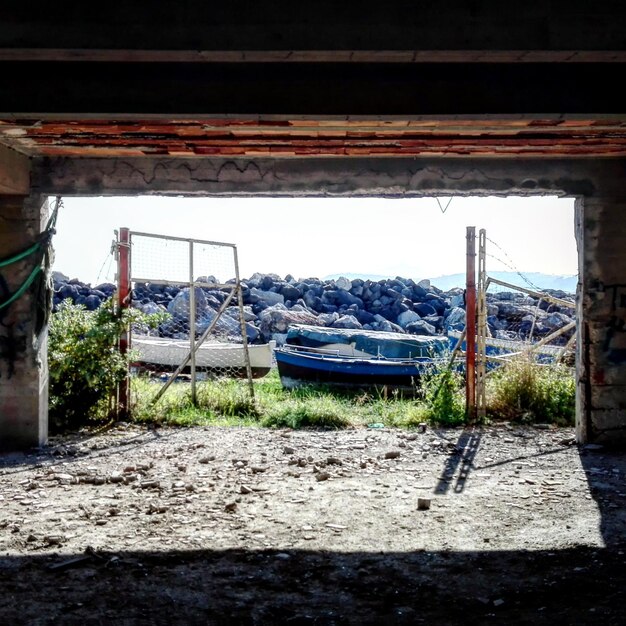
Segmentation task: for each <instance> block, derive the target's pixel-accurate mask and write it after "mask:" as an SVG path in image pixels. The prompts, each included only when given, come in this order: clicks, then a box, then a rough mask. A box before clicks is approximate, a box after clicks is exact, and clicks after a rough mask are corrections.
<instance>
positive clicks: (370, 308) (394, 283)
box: [54, 272, 574, 343]
mask: <svg viewBox="0 0 626 626" xmlns="http://www.w3.org/2000/svg"><path fill="white" fill-rule="evenodd" d="M203 280H205V281H207V282H217V281H215V279H214V278H213V277H210V276H209V277H204V278H203ZM227 282H228V283H231V284H232V283H234V281H233V280H231V281H227ZM242 289H243V301H244V305H245V306H244V311H245V322H246V332H247V335H248V338H249V340H251V341H255V342H265V341H268V340H270V339H275V340H277V341H278V342H279V343H280V342H281V341H283V340H284V336H285V333H286V332H287V329H288V327H289V326H290V325H291V324H312V325H316V326H327V327H332V328H351V329H358V328H363V329H366V330H382V331H391V332H398V333H410V334H416V335H430V336H434V335H437V334H442V333H445V332H447V331H448V330H449V329H454V330H462V329H463V328H464V326H465V299H464V292H463V289H460V288H456V289H451V290H449V291H446V292H443V291H441V290H440V289H438V288H437V287H436V286H434V285H432V284H431V283H430V281H428V280H421V281H418V282H416V281H414V280H413V279H410V278H408V279H407V278H401V277H396V278H393V279H386V280H379V281H371V280H363V279H358V278H357V279H353V280H349V279H347V278H343V277H342V278H339V279H337V280H320V279H319V278H305V279H297V280H296V279H295V278H294V277H293V276H290V275H287V276H286V277H285V278H281V277H279V276H277V275H276V274H254V275H253V276H251V277H250V278H248V279H245V280H243V281H242ZM114 290H115V286H114V285H112V284H110V283H104V284H101V285H97V286H96V287H94V288H92V287H91V286H90V285H87V284H85V283H81V282H80V281H78V280H76V279H72V280H69V279H68V278H67V277H65V276H63V275H62V274H59V273H57V272H55V273H54V306H55V308H56V307H57V306H58V304H59V303H60V302H61V301H62V300H64V299H66V298H70V299H71V300H72V301H73V302H74V303H77V304H83V305H84V306H85V307H87V309H89V310H93V309H95V308H97V307H98V306H100V304H101V303H102V302H103V301H104V300H105V299H106V298H108V297H110V296H111V294H112V293H113V292H114ZM189 291H190V290H189V288H188V287H184V286H181V287H177V286H173V285H162V284H157V283H149V284H137V285H135V288H134V290H133V305H134V306H136V307H138V308H140V309H141V310H142V311H144V312H145V313H155V312H158V311H165V312H167V313H169V314H170V318H169V320H168V321H167V322H165V323H164V324H162V325H161V327H160V328H159V334H160V335H161V336H164V337H174V338H183V337H186V336H188V333H189V295H190V294H189ZM551 293H552V295H555V296H558V297H560V298H563V299H565V300H569V301H572V302H573V301H574V296H573V295H571V294H566V293H563V292H551ZM195 296H196V297H195V299H196V332H197V333H198V334H200V333H202V332H203V331H204V330H205V329H206V328H207V326H208V325H209V324H210V323H211V322H212V321H213V319H214V318H215V315H216V311H217V309H219V307H220V306H221V305H222V303H223V302H224V300H225V299H226V297H227V293H226V292H225V291H223V290H216V289H206V288H196V294H195ZM487 300H488V324H489V330H490V332H491V334H492V335H493V336H496V337H502V338H525V337H527V336H528V335H529V333H530V332H531V331H532V333H533V336H535V337H538V338H540V337H544V336H546V335H548V334H550V333H552V332H554V331H555V330H557V329H559V328H562V327H563V326H565V325H566V324H568V323H570V322H571V321H572V319H573V318H572V316H573V314H574V311H573V309H571V308H567V307H559V306H556V305H553V304H549V303H547V302H545V301H544V300H542V301H541V302H540V303H539V306H537V304H538V302H537V300H536V299H535V298H533V297H530V296H527V295H525V294H522V293H520V292H500V293H494V294H491V293H489V294H488V298H487ZM238 317H239V316H238V310H237V308H236V307H228V308H227V309H226V315H223V316H222V317H221V318H220V320H219V321H218V324H217V331H218V332H222V333H223V334H226V335H230V336H236V335H239V336H240V335H241V325H240V322H239V320H238ZM572 332H573V331H570V332H568V333H565V334H564V335H563V336H562V337H561V342H563V341H566V340H567V338H569V337H570V336H571V334H572Z"/></svg>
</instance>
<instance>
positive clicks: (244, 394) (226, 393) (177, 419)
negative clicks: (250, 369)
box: [131, 377, 259, 426]
mask: <svg viewBox="0 0 626 626" xmlns="http://www.w3.org/2000/svg"><path fill="white" fill-rule="evenodd" d="M160 387H161V385H160V384H158V383H155V382H152V381H151V380H149V379H146V378H141V377H138V378H133V379H132V382H131V396H132V398H133V403H132V415H133V419H134V420H135V421H138V422H143V423H157V424H163V423H166V424H170V425H181V426H197V425H202V424H216V425H217V424H219V425H225V426H232V425H250V424H255V423H256V422H257V420H258V418H259V411H258V407H257V405H256V404H255V403H254V402H253V401H252V400H251V398H250V396H249V394H248V390H247V387H246V386H245V385H243V384H242V383H241V381H237V380H230V379H219V380H215V381H206V382H199V383H198V384H197V385H196V403H195V404H194V403H193V402H192V398H191V385H188V384H185V383H174V384H173V385H171V386H170V388H169V389H168V390H167V392H166V393H165V394H164V396H163V397H162V398H161V399H160V400H159V401H158V402H157V403H156V404H153V403H152V400H153V399H154V397H155V396H156V394H157V393H158V391H159V389H160Z"/></svg>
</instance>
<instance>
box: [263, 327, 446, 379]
mask: <svg viewBox="0 0 626 626" xmlns="http://www.w3.org/2000/svg"><path fill="white" fill-rule="evenodd" d="M448 354H449V342H448V339H447V338H445V337H441V338H435V337H420V336H412V335H404V334H400V333H388V332H374V331H363V330H352V329H350V330H344V329H335V328H332V329H330V328H323V327H315V326H305V325H300V326H293V327H291V328H290V329H289V332H288V334H287V343H286V344H285V345H284V346H283V347H282V348H276V350H275V351H274V356H275V358H276V364H277V366H278V373H279V374H280V379H281V382H282V384H283V386H284V387H285V388H294V387H298V386H300V385H302V384H307V383H316V384H325V385H332V386H340V387H353V388H372V387H387V388H394V389H404V390H413V391H415V390H417V388H418V387H419V381H420V378H421V376H422V375H423V374H424V373H425V372H427V371H429V370H432V368H433V367H434V366H435V365H437V364H440V363H441V362H442V361H445V359H446V358H447V356H448Z"/></svg>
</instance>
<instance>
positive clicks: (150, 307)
mask: <svg viewBox="0 0 626 626" xmlns="http://www.w3.org/2000/svg"><path fill="white" fill-rule="evenodd" d="M128 241H129V245H128V246H127V249H128V255H129V258H128V281H127V282H128V285H129V293H128V296H127V297H126V301H127V302H128V304H129V305H130V306H131V307H135V308H137V309H139V310H141V311H142V312H143V313H146V314H158V315H159V316H160V318H161V320H160V323H159V325H158V327H156V328H148V327H147V326H142V325H135V326H134V327H133V328H132V331H131V334H130V348H131V349H132V351H133V355H134V360H135V361H134V365H133V367H132V370H131V373H133V374H134V375H136V376H143V377H146V378H149V379H150V380H151V381H152V382H154V383H155V385H154V398H153V400H152V401H153V402H156V401H158V400H159V399H160V398H161V397H162V396H163V395H164V394H165V393H166V392H167V390H168V389H169V388H170V385H171V384H172V383H174V382H176V383H180V382H188V383H189V384H190V386H191V393H192V398H193V399H194V401H195V393H196V381H198V380H206V379H208V378H216V377H229V378H242V377H243V378H247V379H248V381H249V383H250V385H249V391H250V394H251V395H252V396H253V393H254V391H253V386H252V378H253V376H255V375H257V376H258V375H263V374H265V373H266V372H267V370H268V369H269V367H270V365H271V349H270V347H269V346H267V345H265V346H252V345H250V342H251V341H253V340H254V339H256V337H257V335H258V331H257V330H256V329H255V328H254V327H253V326H252V325H251V324H248V323H247V321H246V316H247V315H250V313H249V312H246V310H245V308H244V306H243V299H242V293H241V283H240V279H239V268H238V260H237V248H236V246H235V245H234V244H228V243H222V242H214V241H202V240H197V239H183V238H178V237H170V236H165V235H157V234H150V233H141V232H133V231H130V232H129V233H128ZM123 251H124V248H123V247H120V252H121V254H122V253H123ZM121 267H123V263H122V264H121ZM119 274H120V275H122V272H120V273H119Z"/></svg>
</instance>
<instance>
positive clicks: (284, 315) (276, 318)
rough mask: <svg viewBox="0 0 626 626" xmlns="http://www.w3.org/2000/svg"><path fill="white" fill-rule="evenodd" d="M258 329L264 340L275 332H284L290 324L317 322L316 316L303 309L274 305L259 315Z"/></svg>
mask: <svg viewBox="0 0 626 626" xmlns="http://www.w3.org/2000/svg"><path fill="white" fill-rule="evenodd" d="M259 318H260V320H261V324H260V327H259V330H260V331H261V335H262V336H263V338H264V339H265V340H266V341H269V340H270V339H271V337H272V335H274V334H275V333H286V332H287V329H288V328H289V326H291V325H292V324H312V325H316V324H317V317H316V316H315V315H313V314H311V313H306V312H304V311H289V310H288V309H286V308H285V307H284V306H280V305H276V306H273V307H269V308H267V309H265V310H264V311H263V312H262V313H261V314H260V315H259Z"/></svg>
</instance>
